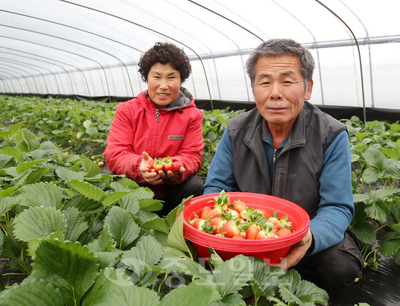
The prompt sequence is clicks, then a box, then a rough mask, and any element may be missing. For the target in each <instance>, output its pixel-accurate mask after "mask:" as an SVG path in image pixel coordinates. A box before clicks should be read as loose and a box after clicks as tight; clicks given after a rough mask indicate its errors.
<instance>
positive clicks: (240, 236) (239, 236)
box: [232, 234, 246, 240]
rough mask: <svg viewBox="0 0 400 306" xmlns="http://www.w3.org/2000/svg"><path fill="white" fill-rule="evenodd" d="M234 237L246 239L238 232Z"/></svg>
mask: <svg viewBox="0 0 400 306" xmlns="http://www.w3.org/2000/svg"><path fill="white" fill-rule="evenodd" d="M232 239H239V240H240V239H246V238H244V236H243V235H241V234H238V235H235V236H233V237H232Z"/></svg>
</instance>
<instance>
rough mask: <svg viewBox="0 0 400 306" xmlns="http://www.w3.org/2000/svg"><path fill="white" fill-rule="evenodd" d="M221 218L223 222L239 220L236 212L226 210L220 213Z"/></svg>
mask: <svg viewBox="0 0 400 306" xmlns="http://www.w3.org/2000/svg"><path fill="white" fill-rule="evenodd" d="M221 217H222V218H223V219H225V220H235V219H238V218H239V213H238V212H237V211H236V210H233V209H228V210H227V211H224V212H222V214H221Z"/></svg>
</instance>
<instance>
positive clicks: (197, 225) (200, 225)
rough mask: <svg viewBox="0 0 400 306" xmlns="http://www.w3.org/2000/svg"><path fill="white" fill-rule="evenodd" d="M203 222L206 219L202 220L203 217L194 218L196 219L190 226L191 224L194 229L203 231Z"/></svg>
mask: <svg viewBox="0 0 400 306" xmlns="http://www.w3.org/2000/svg"><path fill="white" fill-rule="evenodd" d="M204 222H206V220H204V219H202V218H198V219H196V221H194V222H193V224H192V226H193V227H194V228H195V229H197V230H199V231H202V232H203V231H204V230H203V224H204Z"/></svg>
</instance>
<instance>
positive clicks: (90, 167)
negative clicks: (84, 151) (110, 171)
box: [79, 155, 100, 177]
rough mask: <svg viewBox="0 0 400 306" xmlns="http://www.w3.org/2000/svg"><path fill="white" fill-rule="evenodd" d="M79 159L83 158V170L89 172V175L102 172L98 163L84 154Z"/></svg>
mask: <svg viewBox="0 0 400 306" xmlns="http://www.w3.org/2000/svg"><path fill="white" fill-rule="evenodd" d="M79 159H80V160H81V163H82V167H83V171H85V172H86V173H87V174H86V176H87V177H93V176H96V175H97V174H98V173H99V172H100V167H99V166H98V165H96V164H95V163H94V162H93V161H92V160H91V159H89V158H87V157H86V156H83V155H80V156H79Z"/></svg>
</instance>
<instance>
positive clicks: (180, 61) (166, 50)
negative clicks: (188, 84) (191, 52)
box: [138, 42, 192, 83]
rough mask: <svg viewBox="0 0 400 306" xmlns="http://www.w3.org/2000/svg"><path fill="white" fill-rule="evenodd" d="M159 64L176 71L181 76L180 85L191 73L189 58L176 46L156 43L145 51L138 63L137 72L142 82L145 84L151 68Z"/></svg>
mask: <svg viewBox="0 0 400 306" xmlns="http://www.w3.org/2000/svg"><path fill="white" fill-rule="evenodd" d="M156 63H160V64H163V65H166V64H168V63H169V64H170V65H171V66H172V68H174V69H176V70H178V71H179V72H180V74H181V81H182V83H183V82H184V81H185V80H186V79H187V78H188V77H189V75H190V73H191V72H192V66H191V65H190V62H189V58H188V57H187V55H186V54H185V52H184V51H183V50H182V49H180V48H178V47H177V46H175V45H173V44H170V43H161V42H158V43H156V44H155V45H154V46H153V47H152V48H151V49H149V50H147V51H146V52H145V53H144V54H143V56H142V57H141V58H140V61H139V64H138V65H139V72H140V74H141V76H142V80H143V81H144V82H147V76H148V74H149V71H150V69H151V67H152V66H153V65H154V64H156Z"/></svg>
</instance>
